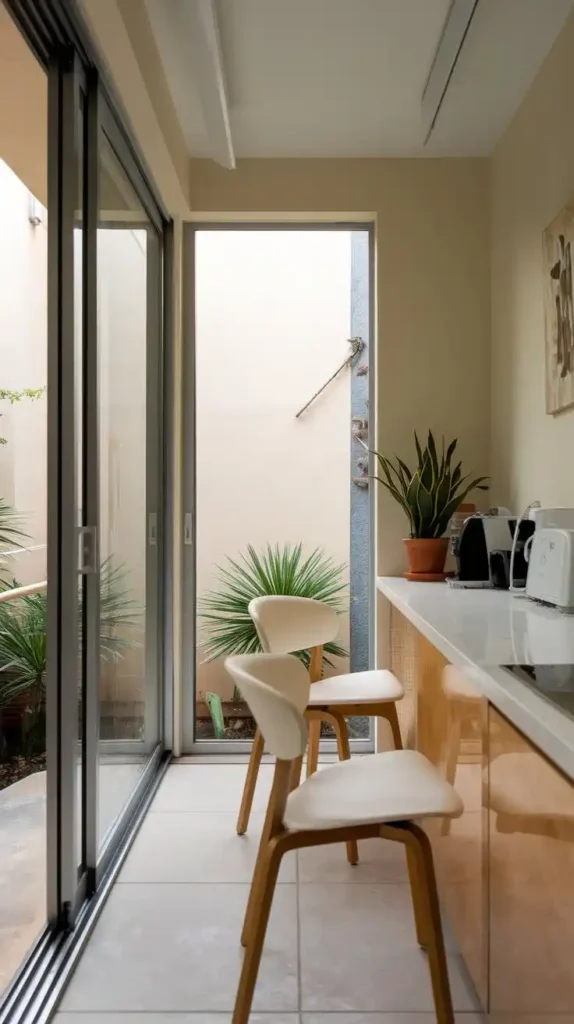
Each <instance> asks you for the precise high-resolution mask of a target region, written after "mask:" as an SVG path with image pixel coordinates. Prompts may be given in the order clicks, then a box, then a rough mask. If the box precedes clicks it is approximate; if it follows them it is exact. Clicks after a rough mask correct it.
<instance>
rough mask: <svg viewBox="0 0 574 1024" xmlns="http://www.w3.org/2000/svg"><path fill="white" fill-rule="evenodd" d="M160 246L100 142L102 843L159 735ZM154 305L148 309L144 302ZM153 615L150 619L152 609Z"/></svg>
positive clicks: (107, 148) (104, 142)
mask: <svg viewBox="0 0 574 1024" xmlns="http://www.w3.org/2000/svg"><path fill="white" fill-rule="evenodd" d="M157 249H158V239H157V235H156V232H155V229H154V228H153V227H152V225H151V222H150V221H149V219H148V217H147V215H146V213H145V211H144V209H143V207H142V205H141V203H140V201H139V199H138V197H137V195H136V193H135V191H134V189H133V187H132V185H131V184H130V181H129V179H128V178H127V175H126V173H125V171H124V169H123V167H122V165H121V164H120V162H119V160H118V158H117V156H116V154H115V152H114V150H113V149H112V147H111V145H110V143H109V141H108V139H107V136H106V135H105V134H103V133H102V136H101V142H100V213H99V221H98V345H99V415H100V431H99V437H100V453H99V458H100V467H99V473H100V558H101V563H100V573H101V587H100V761H99V836H100V842H102V841H103V840H104V839H105V837H106V834H107V833H108V831H109V829H110V828H111V827H112V825H113V823H114V821H115V820H116V819H117V818H118V816H119V815H120V813H121V811H122V809H123V807H124V805H125V804H126V802H127V801H128V800H129V798H130V796H131V794H132V791H133V789H134V787H135V786H136V784H137V782H138V780H139V778H140V776H141V773H142V771H143V769H144V767H145V765H146V763H147V761H148V758H149V755H150V753H151V752H152V751H153V750H154V749H155V747H156V745H157V742H158V738H159V730H158V717H157V716H158V699H157V687H158V677H157V671H156V664H155V661H154V660H153V650H154V649H155V644H154V642H153V636H154V635H155V630H156V628H157V624H156V621H155V615H154V614H153V612H152V610H151V609H150V607H149V600H150V593H151V594H152V601H153V594H154V593H155V587H156V579H155V571H154V563H155V559H154V552H153V549H154V547H156V546H157V536H156V523H155V519H154V516H155V514H156V513H155V511H154V510H151V509H150V498H149V495H150V490H151V489H152V482H153V477H154V474H155V471H156V467H155V466H154V465H153V461H154V458H153V453H154V450H155V447H154V438H155V436H156V434H157V429H158V424H157V420H155V418H154V420H153V422H152V421H151V420H152V416H151V413H152V410H151V407H150V405H149V402H148V391H149V390H150V387H154V386H155V388H156V389H157V386H158V380H157V375H154V377H153V379H152V380H151V381H150V365H151V360H153V352H157V347H158V341H159V339H158V337H157V331H156V330H155V318H154V315H153V310H154V308H157V297H158V289H159V285H160V281H159V264H158V262H157V260H156V259H155V254H156V252H157ZM154 300H155V301H154ZM150 612H151V613H150Z"/></svg>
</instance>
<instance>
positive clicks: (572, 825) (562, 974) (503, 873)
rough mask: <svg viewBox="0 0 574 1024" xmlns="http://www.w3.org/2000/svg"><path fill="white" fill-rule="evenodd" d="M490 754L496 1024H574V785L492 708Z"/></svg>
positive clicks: (492, 994) (491, 959) (492, 979)
mask: <svg viewBox="0 0 574 1024" xmlns="http://www.w3.org/2000/svg"><path fill="white" fill-rule="evenodd" d="M488 746H489V764H488V786H487V793H486V806H487V808H488V815H489V833H490V836H489V851H490V852H489V876H490V879H489V882H490V885H489V888H490V898H489V925H490V956H489V962H490V963H489V966H490V1012H491V1019H492V1020H493V1021H496V1022H497V1024H498V1022H500V1024H507V1022H508V1024H510V1022H514V1021H522V1020H524V1021H525V1022H526V1021H528V1024H538V1022H540V1024H547V1022H549V1021H552V1022H554V1021H555V1020H557V1019H560V1020H563V1021H564V1022H566V1021H572V1020H574V786H573V785H572V783H571V782H570V781H568V780H567V779H566V778H564V776H563V775H561V773H560V772H559V771H558V770H557V769H556V768H555V767H554V766H553V765H551V764H550V763H549V762H548V761H547V760H546V758H545V757H544V756H543V755H542V754H541V753H540V751H538V750H537V749H536V748H535V747H533V746H532V745H531V744H530V743H529V742H528V741H527V740H526V739H525V738H524V737H523V736H522V735H521V734H520V732H518V730H517V729H516V728H515V727H514V726H513V725H511V723H510V722H509V721H507V719H506V718H504V717H503V716H502V715H501V714H500V713H499V712H498V711H497V710H496V709H495V708H493V707H492V706H490V707H489V710H488ZM562 1014H563V1015H565V1016H564V1017H560V1018H559V1017H558V1016H557V1015H562Z"/></svg>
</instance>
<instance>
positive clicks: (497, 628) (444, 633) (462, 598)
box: [377, 576, 574, 779]
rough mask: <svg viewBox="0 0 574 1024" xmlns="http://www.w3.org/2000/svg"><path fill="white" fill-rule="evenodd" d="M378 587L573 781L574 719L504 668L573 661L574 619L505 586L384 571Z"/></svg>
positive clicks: (562, 663)
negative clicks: (469, 586) (456, 584)
mask: <svg viewBox="0 0 574 1024" xmlns="http://www.w3.org/2000/svg"><path fill="white" fill-rule="evenodd" d="M377 588H378V590H379V592H380V593H381V594H382V595H383V596H384V597H385V598H386V599H387V600H388V601H390V603H391V604H392V605H394V607H395V608H396V609H397V610H398V611H399V612H400V613H401V614H402V615H403V616H404V617H405V618H406V619H407V620H408V621H409V622H411V623H412V624H413V626H415V627H416V629H417V630H418V631H419V632H420V633H422V635H423V636H424V637H426V639H427V640H428V641H429V642H430V643H431V644H432V645H433V647H435V648H436V649H437V650H438V651H440V653H441V654H442V655H443V656H444V657H445V658H446V659H447V661H448V662H450V663H451V664H454V665H458V666H460V667H461V668H464V669H465V670H466V671H467V672H468V674H469V678H472V680H473V682H474V684H475V685H476V687H477V689H478V690H479V691H480V692H481V693H482V694H483V696H484V697H485V698H486V699H487V700H488V701H490V702H491V703H492V704H493V705H494V706H495V707H497V708H498V709H499V710H500V711H501V712H502V714H504V715H505V716H506V717H507V718H508V719H509V720H510V721H511V722H512V723H514V724H515V725H516V727H517V728H518V729H519V730H520V731H521V732H523V733H524V735H525V736H526V737H527V738H528V739H530V740H531V741H532V743H534V744H535V745H536V746H537V747H538V748H539V749H540V750H541V751H542V752H543V753H544V754H545V755H546V756H547V757H548V758H549V759H550V760H551V761H552V762H553V763H554V764H556V765H557V767H559V768H560V769H561V770H562V771H563V772H565V774H566V775H568V777H569V778H570V779H574V722H573V721H572V719H571V718H570V717H569V716H568V715H567V714H566V713H565V712H563V711H560V710H559V709H558V708H556V707H554V706H553V705H551V704H550V703H549V702H548V701H547V700H546V699H544V698H543V697H541V696H539V694H537V693H536V692H535V691H534V690H533V689H531V688H530V686H529V685H528V684H527V683H525V682H522V681H521V680H520V679H519V678H518V677H516V676H514V675H512V674H511V673H510V672H508V671H507V670H506V669H505V668H504V667H503V666H504V665H511V664H512V665H533V664H539V665H541V664H548V665H574V616H572V615H565V614H563V613H561V612H557V611H554V610H553V609H550V608H544V607H541V606H539V605H536V604H534V603H533V602H532V601H529V600H528V599H526V598H525V597H521V596H516V595H513V594H510V593H509V592H508V591H502V590H460V589H453V588H451V587H449V586H448V585H447V584H446V583H413V582H411V581H409V580H406V579H403V578H402V577H394V576H382V577H379V578H378V580H377Z"/></svg>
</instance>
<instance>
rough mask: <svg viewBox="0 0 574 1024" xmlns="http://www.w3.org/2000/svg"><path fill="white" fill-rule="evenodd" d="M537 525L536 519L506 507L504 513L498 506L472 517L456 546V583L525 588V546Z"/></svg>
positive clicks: (474, 585)
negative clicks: (514, 513)
mask: <svg viewBox="0 0 574 1024" xmlns="http://www.w3.org/2000/svg"><path fill="white" fill-rule="evenodd" d="M534 528H535V524H534V523H533V522H532V520H530V519H518V518H517V517H516V516H513V515H510V514H508V513H507V511H506V510H504V514H501V513H500V512H499V510H498V509H497V510H493V511H491V512H486V513H476V514H475V515H472V516H469V518H468V519H466V520H465V522H464V523H463V526H462V529H461V532H460V534H459V536H458V537H457V538H456V541H455V544H454V548H453V553H454V555H455V558H456V565H457V573H456V579H455V580H454V581H453V582H454V585H455V586H457V585H458V586H460V587H496V588H499V589H504V590H508V589H509V588H512V587H523V586H524V585H525V583H526V573H527V563H526V558H525V553H524V548H525V545H526V543H527V541H528V539H529V537H531V536H532V534H533V533H534ZM513 547H514V557H513V558H512V557H511V555H512V551H513ZM511 563H512V571H511Z"/></svg>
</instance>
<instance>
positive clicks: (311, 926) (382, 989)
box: [282, 884, 477, 1024]
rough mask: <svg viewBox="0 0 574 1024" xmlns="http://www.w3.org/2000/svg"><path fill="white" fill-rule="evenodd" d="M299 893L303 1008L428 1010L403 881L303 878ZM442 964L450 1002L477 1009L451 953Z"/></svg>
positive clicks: (423, 967)
mask: <svg viewBox="0 0 574 1024" xmlns="http://www.w3.org/2000/svg"><path fill="white" fill-rule="evenodd" d="M282 891H283V890H282ZM299 900H300V904H299V905H300V928H301V989H302V1008H303V1010H304V1011H307V1012H310V1011H317V1012H319V1011H320V1012H325V1011H331V1012H332V1011H340V1012H350V1011H353V1012H363V1013H366V1012H376V1011H379V1012H381V1011H395V1012H397V1011H403V1012H414V1011H419V1012H421V1011H425V1012H430V1011H432V1009H433V999H432V990H431V984H430V976H429V970H428V964H427V961H426V957H425V955H424V953H422V952H421V950H420V949H419V947H418V946H417V943H416V936H415V930H414V921H413V916H412V909H411V905H410V892H409V887H408V886H406V885H340V884H339V885H304V886H301V887H300V889H299ZM449 970H450V976H451V986H452V996H453V1003H454V1007H455V1010H475V1009H477V1007H476V1005H475V1004H474V1002H473V998H472V996H471V993H470V992H469V991H468V989H467V986H466V983H465V980H464V976H463V973H462V970H461V966H460V962H459V959H458V958H457V957H455V956H451V957H450V958H449ZM339 1024H340V1022H339Z"/></svg>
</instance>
